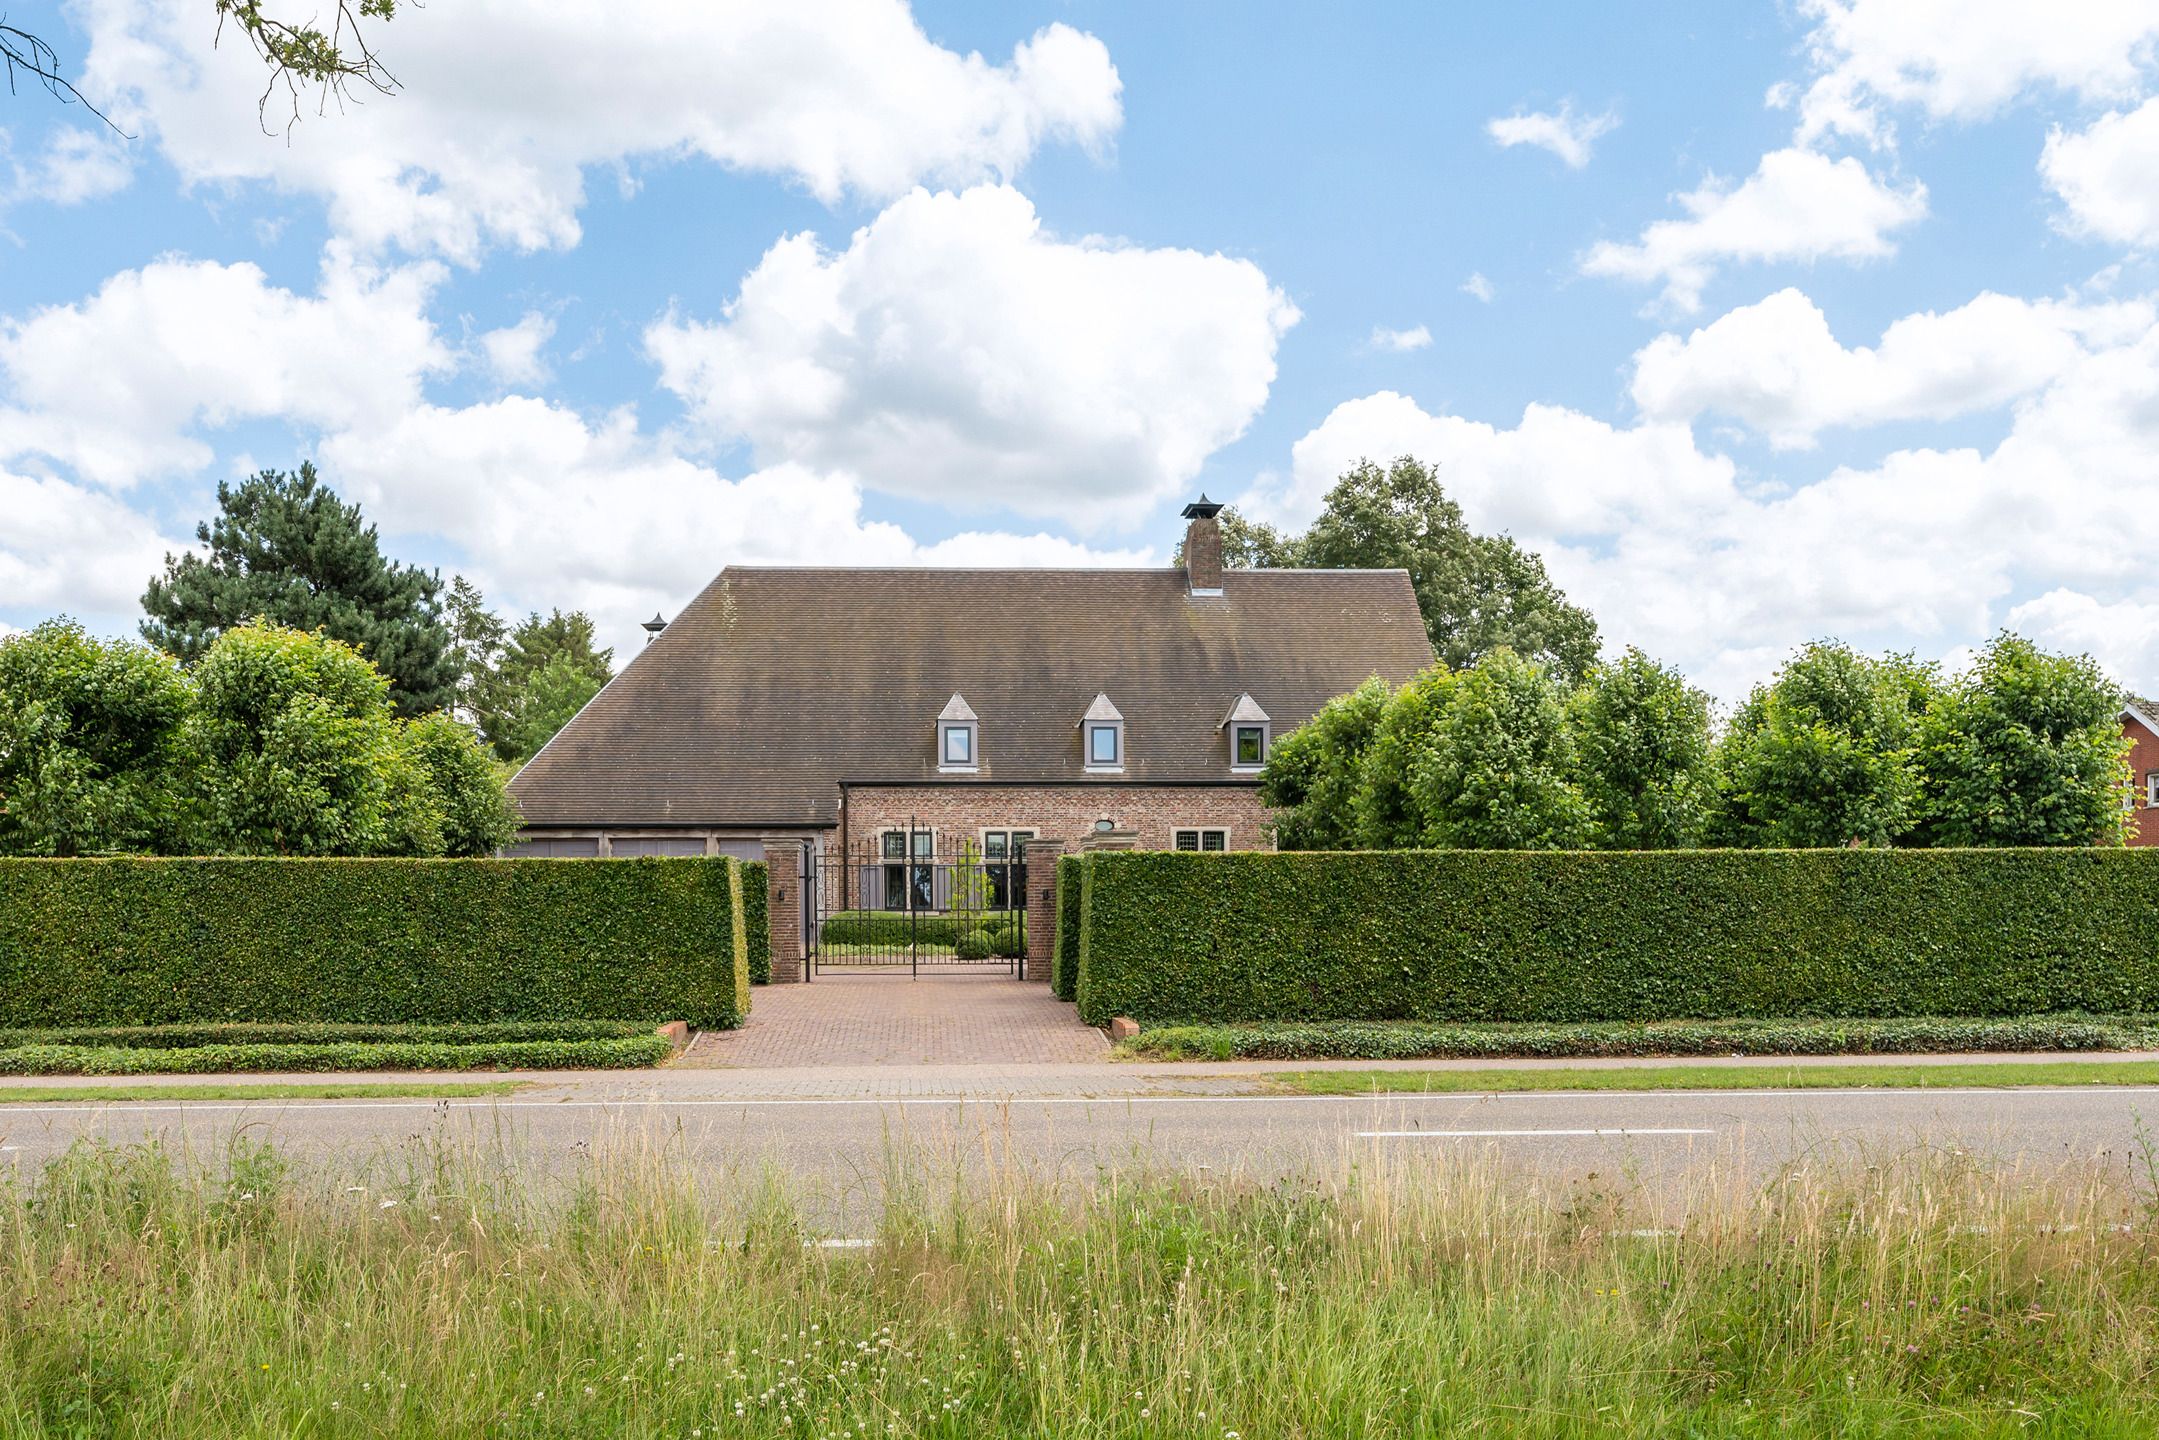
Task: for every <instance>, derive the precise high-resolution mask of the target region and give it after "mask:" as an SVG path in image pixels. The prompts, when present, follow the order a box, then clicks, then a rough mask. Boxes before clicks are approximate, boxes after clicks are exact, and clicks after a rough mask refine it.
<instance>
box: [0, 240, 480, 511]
mask: <svg viewBox="0 0 2159 1440" xmlns="http://www.w3.org/2000/svg"><path fill="white" fill-rule="evenodd" d="M440 279H441V270H440V268H439V267H437V266H434V265H429V264H422V265H412V266H407V267H404V268H402V269H396V270H389V271H381V270H376V269H372V268H370V267H366V266H359V265H355V264H352V263H351V262H350V261H348V260H345V259H343V258H340V257H339V256H338V255H336V254H335V253H334V252H333V254H332V255H331V256H329V257H328V258H326V260H325V262H324V265H323V274H322V282H321V289H320V292H319V293H318V294H316V295H314V296H305V295H297V294H295V293H293V292H292V291H290V290H285V289H282V288H279V287H277V286H274V285H272V284H270V283H269V281H268V279H267V278H266V277H265V276H264V275H263V273H262V271H261V270H260V269H258V268H256V267H255V266H253V265H249V264H244V263H243V264H236V265H219V264H216V263H213V262H210V261H198V260H184V259H177V258H175V259H164V260H158V261H155V262H153V263H151V264H149V265H145V266H144V267H142V268H141V269H140V270H124V271H122V272H120V273H119V274H117V275H115V276H113V277H112V278H111V279H109V280H107V281H106V282H105V283H104V285H102V286H101V287H99V289H98V292H97V293H96V294H95V295H93V296H91V297H89V298H88V299H86V300H83V301H81V302H79V303H76V304H73V305H54V306H49V307H47V308H45V309H42V310H36V311H32V312H31V313H30V314H29V315H28V316H27V317H24V318H10V319H6V320H0V378H4V380H5V382H6V383H5V387H4V388H0V460H6V459H8V458H9V457H11V456H13V457H21V456H25V455H30V454H42V455H45V456H47V457H50V458H51V459H54V460H56V461H58V462H60V463H61V464H63V465H65V466H67V467H68V468H69V469H71V470H72V471H73V472H74V473H75V474H76V475H77V476H78V477H79V478H83V479H87V480H91V481H94V482H96V483H98V484H101V485H109V486H125V485H131V484H133V483H135V482H136V481H137V480H139V479H141V478H142V477H143V476H144V475H146V474H151V473H155V472H159V471H170V470H191V469H195V468H199V467H200V466H203V465H206V464H208V463H209V461H210V459H211V456H212V451H211V449H210V447H209V446H208V445H207V444H205V443H204V442H203V441H202V440H201V439H200V438H199V437H198V436H197V435H196V434H195V431H196V430H197V429H198V428H200V427H216V426H221V425H227V424H230V423H233V422H235V421H242V420H251V419H282V420H288V421H293V422H297V423H301V424H306V425H313V426H319V427H323V428H340V427H346V426H356V425H360V424H362V423H383V422H386V421H387V420H389V419H391V418H394V417H395V416H397V415H400V414H402V413H404V412H405V411H407V410H409V409H410V408H411V407H412V406H413V405H415V404H416V403H418V401H419V398H420V383H421V379H422V377H423V376H425V375H427V374H429V373H431V372H435V371H440V370H444V369H447V368H448V367H449V366H450V365H451V364H452V357H451V355H450V353H449V351H448V350H447V349H446V348H445V347H444V346H443V345H442V343H441V341H440V340H439V339H438V338H437V337H436V335H435V331H434V327H433V326H432V325H431V324H429V322H428V320H427V318H426V316H425V314H424V309H425V305H426V301H427V299H428V296H429V295H430V294H431V293H432V291H433V289H434V287H435V285H436V284H437V283H439V281H440Z"/></svg>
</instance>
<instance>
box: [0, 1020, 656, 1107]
mask: <svg viewBox="0 0 2159 1440" xmlns="http://www.w3.org/2000/svg"><path fill="white" fill-rule="evenodd" d="M674 1048H675V1047H674V1046H673V1045H672V1044H670V1043H669V1042H668V1041H667V1040H666V1039H664V1038H663V1037H661V1036H658V1035H645V1036H639V1037H629V1038H624V1039H616V1040H497V1041H492V1042H489V1043H486V1044H480V1045H444V1044H417V1043H413V1042H410V1041H393V1042H389V1043H384V1044H373V1045H370V1044H349V1043H347V1044H324V1045H195V1046H190V1047H188V1048H186V1049H181V1050H159V1049H151V1048H146V1047H130V1046H120V1045H103V1046H101V1045H19V1046H16V1047H15V1048H13V1049H10V1050H0V1075H223V1074H230V1073H233V1072H235V1071H256V1072H261V1073H266V1074H277V1073H280V1072H286V1071H307V1072H311V1073H312V1072H317V1071H324V1070H626V1069H635V1068H638V1067H642V1066H647V1065H657V1064H659V1063H660V1062H661V1061H662V1060H665V1059H666V1058H667V1057H668V1056H670V1055H672V1054H673V1053H674ZM4 1094H5V1092H0V1096H4Z"/></svg>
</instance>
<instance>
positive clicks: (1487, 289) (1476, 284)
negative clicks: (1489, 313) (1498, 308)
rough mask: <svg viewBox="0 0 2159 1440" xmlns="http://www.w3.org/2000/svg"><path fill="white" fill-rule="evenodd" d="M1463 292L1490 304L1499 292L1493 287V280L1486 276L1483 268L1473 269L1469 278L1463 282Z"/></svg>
mask: <svg viewBox="0 0 2159 1440" xmlns="http://www.w3.org/2000/svg"><path fill="white" fill-rule="evenodd" d="M1462 293H1463V294H1464V295H1467V296H1469V297H1470V298H1471V299H1473V300H1478V301H1481V302H1483V303H1484V304H1486V305H1489V304H1491V303H1492V297H1493V296H1495V295H1497V294H1498V293H1499V292H1498V291H1497V290H1495V289H1493V288H1492V282H1491V281H1489V280H1487V279H1485V278H1484V272H1483V271H1482V270H1472V271H1471V272H1470V275H1469V278H1468V279H1467V280H1464V281H1463V282H1462Z"/></svg>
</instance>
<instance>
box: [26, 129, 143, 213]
mask: <svg viewBox="0 0 2159 1440" xmlns="http://www.w3.org/2000/svg"><path fill="white" fill-rule="evenodd" d="M8 138H9V137H8V135H7V132H6V131H4V130H0V153H4V152H5V151H6V149H7V142H8ZM11 169H12V171H13V179H12V180H10V181H9V182H8V183H7V184H6V185H5V186H4V187H0V204H11V203H15V202H19V201H25V200H41V201H44V202H45V203H47V204H50V205H80V204H82V203H84V202H85V201H89V200H99V199H103V198H104V197H105V196H107V195H111V194H115V193H116V192H118V191H121V190H124V189H126V188H127V183H128V181H129V180H131V179H133V178H134V174H135V164H134V160H133V158H132V157H131V156H130V155H129V154H128V151H127V147H126V143H125V142H124V141H122V140H121V139H120V138H119V137H118V136H115V135H112V134H110V133H101V132H99V131H95V130H90V129H86V128H84V127H82V126H79V125H68V126H62V127H60V128H59V129H56V130H54V131H53V132H52V133H51V134H50V135H49V136H48V137H47V138H46V141H45V145H44V147H43V148H42V149H41V150H39V151H38V153H37V154H36V155H34V156H32V157H31V158H30V159H29V160H28V161H27V162H24V161H16V162H14V164H13V165H12V166H11Z"/></svg>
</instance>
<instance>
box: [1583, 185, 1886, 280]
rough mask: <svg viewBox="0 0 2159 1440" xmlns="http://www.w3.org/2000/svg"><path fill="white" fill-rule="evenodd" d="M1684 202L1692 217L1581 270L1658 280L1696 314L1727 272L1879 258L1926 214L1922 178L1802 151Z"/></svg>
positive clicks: (1607, 249)
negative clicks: (1882, 174) (1879, 174)
mask: <svg viewBox="0 0 2159 1440" xmlns="http://www.w3.org/2000/svg"><path fill="white" fill-rule="evenodd" d="M1677 198H1678V201H1679V205H1680V208H1681V209H1683V210H1685V211H1686V212H1687V214H1686V218H1685V219H1680V220H1658V221H1655V222H1653V223H1652V224H1650V225H1649V226H1648V227H1647V228H1645V229H1644V230H1643V231H1642V234H1641V237H1640V239H1638V240H1637V241H1636V242H1635V243H1633V244H1631V245H1627V244H1620V243H1617V242H1614V241H1609V240H1607V241H1603V242H1601V243H1599V244H1598V245H1596V246H1595V247H1594V248H1592V249H1591V250H1590V251H1589V253H1588V254H1587V255H1586V256H1585V257H1584V258H1583V260H1582V270H1583V273H1585V274H1589V275H1608V276H1613V277H1615V278H1618V279H1622V280H1633V281H1637V282H1640V283H1644V284H1651V283H1656V282H1659V281H1661V282H1662V283H1663V285H1664V294H1663V298H1664V301H1665V303H1666V304H1668V305H1670V306H1672V307H1673V308H1675V309H1677V310H1681V311H1688V312H1691V311H1694V310H1697V309H1699V308H1700V307H1701V299H1702V289H1703V287H1704V286H1706V285H1707V284H1708V283H1709V280H1710V278H1711V277H1712V276H1713V275H1714V274H1715V273H1716V271H1717V269H1718V268H1719V267H1720V266H1722V265H1725V264H1729V263H1733V262H1742V263H1767V262H1778V261H1784V262H1789V261H1800V262H1812V261H1815V260H1825V259H1826V260H1872V259H1878V258H1880V257H1882V256H1886V255H1890V254H1893V253H1895V250H1896V244H1895V242H1894V241H1893V240H1892V239H1891V238H1890V236H1891V235H1892V234H1893V233H1894V232H1895V231H1898V230H1901V229H1903V228H1905V227H1906V226H1908V225H1912V224H1914V223H1916V222H1917V221H1918V220H1919V219H1921V218H1922V217H1923V216H1924V215H1925V214H1926V213H1927V191H1926V186H1924V185H1922V184H1920V183H1919V182H1918V181H1916V180H1915V181H1913V182H1912V183H1911V184H1910V185H1909V186H1907V187H1906V188H1904V189H1901V190H1900V189H1896V188H1894V187H1892V186H1890V185H1888V184H1885V183H1883V182H1882V181H1881V180H1878V179H1877V178H1875V176H1874V175H1873V174H1872V173H1871V172H1869V171H1868V169H1867V168H1866V166H1864V165H1862V164H1861V163H1860V162H1859V161H1858V160H1856V159H1853V158H1852V157H1851V156H1845V157H1844V158H1842V159H1837V160H1832V159H1830V158H1829V157H1827V156H1825V155H1819V154H1816V153H1815V152H1813V151H1811V150H1802V149H1798V148H1789V149H1784V150H1773V151H1771V152H1770V153H1769V154H1767V155H1764V156H1763V157H1762V159H1761V163H1760V164H1759V165H1758V166H1756V167H1755V171H1754V173H1753V174H1752V175H1750V176H1748V177H1747V178H1746V179H1745V180H1743V181H1741V182H1740V183H1739V184H1738V185H1736V186H1735V185H1730V184H1726V183H1724V182H1721V181H1718V180H1716V179H1714V178H1712V179H1710V180H1708V181H1705V182H1704V183H1703V185H1702V186H1701V188H1699V189H1697V190H1693V191H1689V192H1687V193H1685V194H1682V195H1680V196H1678V197H1677Z"/></svg>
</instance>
